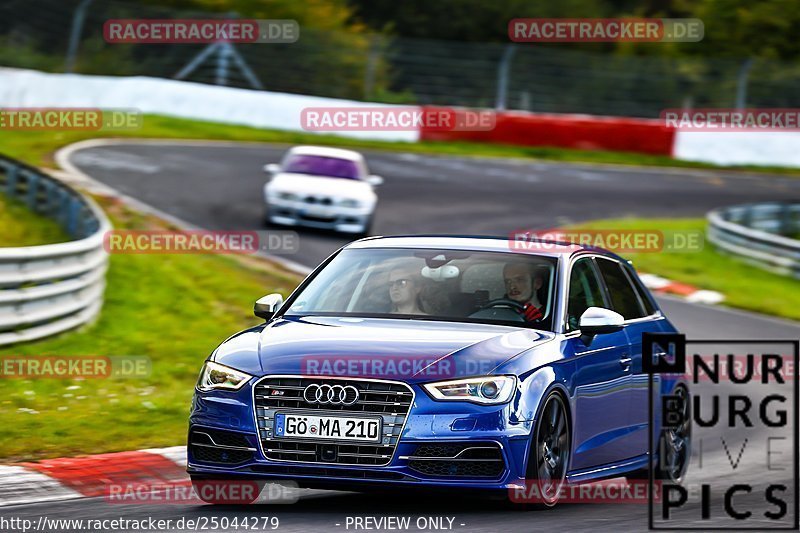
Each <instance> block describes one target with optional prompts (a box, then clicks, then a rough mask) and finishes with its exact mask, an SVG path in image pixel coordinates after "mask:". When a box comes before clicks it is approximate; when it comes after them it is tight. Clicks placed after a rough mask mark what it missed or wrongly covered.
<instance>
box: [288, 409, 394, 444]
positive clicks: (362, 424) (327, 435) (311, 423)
mask: <svg viewBox="0 0 800 533" xmlns="http://www.w3.org/2000/svg"><path fill="white" fill-rule="evenodd" d="M382 425H383V418H356V417H352V416H316V415H300V414H289V413H276V414H275V436H276V437H302V438H305V439H323V440H324V439H335V440H362V441H363V440H366V441H372V442H380V440H381V426H382Z"/></svg>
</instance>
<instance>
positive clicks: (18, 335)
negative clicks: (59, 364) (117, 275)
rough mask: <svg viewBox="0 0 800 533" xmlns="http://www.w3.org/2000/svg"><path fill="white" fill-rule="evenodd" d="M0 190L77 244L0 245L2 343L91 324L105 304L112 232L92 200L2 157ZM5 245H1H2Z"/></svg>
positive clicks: (103, 215) (27, 339)
mask: <svg viewBox="0 0 800 533" xmlns="http://www.w3.org/2000/svg"><path fill="white" fill-rule="evenodd" d="M0 191H2V193H4V194H6V195H7V196H9V197H11V198H16V199H18V200H21V201H23V202H25V203H26V204H27V205H28V207H29V208H30V209H31V210H32V211H34V212H36V213H40V214H42V215H44V216H47V217H50V218H53V219H55V220H56V221H57V222H59V224H61V225H62V227H63V228H64V229H65V230H66V231H67V233H68V234H69V235H70V236H72V237H73V238H74V239H75V240H73V241H70V242H64V243H58V244H47V245H43V246H25V247H20V248H1V247H0V345H5V344H12V343H17V342H24V341H30V340H33V339H38V338H41V337H46V336H48V335H53V334H55V333H59V332H62V331H65V330H67V329H70V328H74V327H76V326H79V325H81V324H84V323H86V322H88V321H90V320H92V319H93V318H94V317H95V316H96V315H97V313H98V312H99V311H100V308H101V307H102V304H103V290H104V288H105V273H106V269H107V266H108V255H107V253H106V252H105V250H104V249H103V236H104V234H105V232H106V231H108V230H109V229H111V225H110V223H109V222H108V219H107V218H106V216H105V214H104V213H103V211H102V210H101V209H100V208H99V207H98V206H97V205H96V204H95V203H94V202H93V201H92V200H91V199H89V198H87V197H86V196H84V195H82V194H81V193H80V192H78V191H76V190H74V189H73V188H71V187H69V186H68V185H66V184H64V183H61V182H59V181H57V180H55V179H53V178H51V177H50V176H48V175H47V174H44V173H43V172H41V171H39V170H37V169H35V168H33V167H29V166H27V165H23V164H22V163H19V162H17V161H14V160H13V159H9V158H7V157H4V156H2V155H0ZM0 246H2V243H0Z"/></svg>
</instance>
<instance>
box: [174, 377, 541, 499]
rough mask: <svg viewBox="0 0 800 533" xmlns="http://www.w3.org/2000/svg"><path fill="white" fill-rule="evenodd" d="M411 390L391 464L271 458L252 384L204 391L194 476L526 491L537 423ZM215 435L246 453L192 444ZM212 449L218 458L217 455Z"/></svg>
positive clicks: (505, 410)
mask: <svg viewBox="0 0 800 533" xmlns="http://www.w3.org/2000/svg"><path fill="white" fill-rule="evenodd" d="M410 386H411V387H412V389H413V390H414V392H415V399H414V401H413V405H412V406H411V408H410V411H409V413H408V416H407V421H406V424H405V426H404V428H403V430H402V434H401V435H400V438H399V440H398V441H397V445H396V447H395V448H394V449H393V450H392V455H391V459H390V460H389V461H388V464H386V465H385V466H371V465H363V464H358V465H354V464H341V465H340V464H329V463H322V462H315V461H307V462H302V461H285V460H275V459H268V458H267V457H266V455H265V453H264V447H263V446H262V443H261V442H260V437H259V434H258V433H257V432H256V418H255V412H254V409H253V404H252V402H253V400H252V398H253V389H252V387H251V386H250V385H247V386H245V387H244V388H243V389H242V390H240V391H237V392H235V393H232V392H208V393H204V392H197V393H196V394H195V398H194V400H193V406H192V414H191V417H190V428H189V432H190V441H189V446H188V467H187V471H188V472H189V473H190V474H191V475H192V476H193V477H198V478H202V477H219V476H225V477H231V478H233V477H236V478H239V477H246V478H253V477H256V478H260V479H265V480H269V479H272V480H290V481H293V482H296V483H297V484H298V485H300V486H309V487H322V488H332V489H337V488H339V489H342V490H357V489H358V488H359V487H362V486H363V487H367V486H374V485H380V486H384V487H390V486H396V487H402V486H417V487H429V488H449V487H459V488H472V489H476V490H491V491H494V490H507V489H510V488H514V487H518V486H524V477H525V464H526V461H527V455H528V450H529V443H530V433H531V427H532V423H531V422H522V423H516V424H515V423H511V422H510V420H511V417H510V416H509V415H510V412H509V410H510V408H509V406H508V405H505V406H480V405H473V404H470V403H468V402H439V401H434V400H432V399H431V398H430V397H429V396H428V395H427V394H426V393H425V392H424V391H423V390H422V388H421V387H418V386H416V385H410ZM262 428H263V426H262ZM214 431H218V432H224V433H225V434H227V435H232V437H225V438H228V439H230V440H227V441H226V444H228V445H231V444H234V445H236V448H242V449H239V450H234V449H232V448H227V447H224V445H223V446H222V447H220V446H217V450H214V449H213V448H212V447H211V446H208V445H207V446H204V447H203V446H196V445H193V444H192V442H193V441H192V437H193V436H194V433H195V432H206V433H211V434H214V433H213V432H214ZM203 439H204V440H203V442H204V443H208V441H207V440H205V437H203ZM217 440H222V437H220V438H218V439H217ZM215 442H216V441H215ZM244 449H247V451H245V450H244ZM209 450H212V451H211V453H212V454H217V455H209ZM220 450H221V451H220ZM221 454H225V457H224V458H223V457H222V455H221ZM423 455H424V456H425V457H424V458H423V457H422V456H423ZM454 458H460V459H467V460H452V459H454ZM221 459H222V460H224V461H227V462H225V463H221V462H220V460H221ZM498 463H499V464H498Z"/></svg>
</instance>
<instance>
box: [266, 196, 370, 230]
mask: <svg viewBox="0 0 800 533" xmlns="http://www.w3.org/2000/svg"><path fill="white" fill-rule="evenodd" d="M267 213H268V214H267V216H268V218H269V222H271V223H273V224H280V225H282V226H306V227H310V228H318V229H326V230H332V231H338V232H341V233H364V232H365V231H366V230H367V229H368V227H369V221H370V218H371V217H372V213H373V208H370V207H341V206H318V205H310V204H307V203H304V202H292V201H286V200H277V199H272V198H271V199H269V201H268V202H267Z"/></svg>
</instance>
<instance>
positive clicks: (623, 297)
mask: <svg viewBox="0 0 800 533" xmlns="http://www.w3.org/2000/svg"><path fill="white" fill-rule="evenodd" d="M597 266H598V267H600V273H601V274H602V275H603V279H604V280H605V282H606V287H608V292H609V295H610V296H611V306H612V307H613V308H614V311H616V312H617V313H619V314H621V315H622V316H623V317H625V319H626V320H628V319H631V318H641V317H643V316H645V314H644V311H643V310H642V307H641V305H639V298H638V297H637V296H636V291H635V290H634V288H633V286H632V285H631V282H630V281H629V280H628V277H627V276H626V275H625V273H624V272H623V271H622V268H623V267H622V265H620V264H619V263H617V262H616V261H610V260H607V259H601V258H598V259H597Z"/></svg>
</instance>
